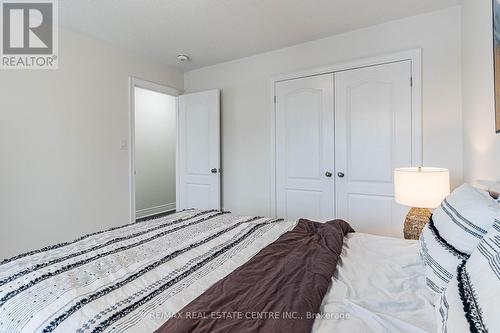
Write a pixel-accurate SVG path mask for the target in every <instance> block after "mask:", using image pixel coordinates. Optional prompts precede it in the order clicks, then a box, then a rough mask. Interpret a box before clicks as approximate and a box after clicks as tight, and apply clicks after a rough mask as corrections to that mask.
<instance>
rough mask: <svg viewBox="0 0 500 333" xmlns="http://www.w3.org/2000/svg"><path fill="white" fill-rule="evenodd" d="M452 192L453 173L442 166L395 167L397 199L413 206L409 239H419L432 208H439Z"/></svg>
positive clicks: (406, 226)
mask: <svg viewBox="0 0 500 333" xmlns="http://www.w3.org/2000/svg"><path fill="white" fill-rule="evenodd" d="M448 194H450V173H449V171H448V169H442V168H424V167H416V168H397V169H395V170H394V198H395V200H396V202H397V203H399V204H401V205H404V206H409V207H412V208H411V209H410V211H409V212H408V215H406V219H405V223H404V227H403V234H404V237H405V239H418V238H419V237H420V233H421V232H422V229H423V227H424V226H425V224H426V223H427V222H429V219H430V217H431V211H430V209H434V208H436V207H439V205H440V204H441V202H442V201H443V200H444V198H445V197H446V196H447V195H448Z"/></svg>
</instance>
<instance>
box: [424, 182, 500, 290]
mask: <svg viewBox="0 0 500 333" xmlns="http://www.w3.org/2000/svg"><path fill="white" fill-rule="evenodd" d="M499 214H500V206H499V205H498V204H497V203H496V202H495V201H494V200H493V199H491V198H488V197H486V196H485V195H483V194H482V193H481V192H480V191H479V190H477V189H475V188H473V187H472V186H470V185H468V184H464V185H462V186H460V187H459V188H457V189H456V190H455V191H453V193H451V194H450V195H449V196H448V197H447V198H446V199H445V200H443V202H442V203H441V206H440V207H438V208H436V210H434V213H433V215H432V217H431V221H430V222H429V223H428V224H427V225H426V226H425V228H424V230H423V232H422V235H421V236H420V254H421V256H422V259H423V262H424V265H425V272H426V281H427V286H428V287H429V288H430V289H431V290H432V291H433V292H434V293H435V295H436V296H439V294H441V293H442V292H443V290H444V289H445V288H446V285H447V284H448V282H449V281H450V280H451V279H452V278H453V276H454V275H455V273H456V270H457V267H458V266H459V265H460V264H461V263H462V262H463V261H466V260H467V259H468V258H469V255H470V254H471V253H472V251H474V249H475V248H476V247H477V245H478V244H479V242H480V241H481V240H482V238H483V236H484V235H485V234H486V231H487V230H488V229H489V228H490V227H491V226H492V225H493V221H494V220H495V218H496V217H498V216H499Z"/></svg>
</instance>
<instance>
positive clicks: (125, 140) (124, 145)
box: [120, 139, 128, 150]
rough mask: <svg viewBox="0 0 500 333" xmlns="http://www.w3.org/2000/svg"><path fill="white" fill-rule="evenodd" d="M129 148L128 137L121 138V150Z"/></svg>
mask: <svg viewBox="0 0 500 333" xmlns="http://www.w3.org/2000/svg"><path fill="white" fill-rule="evenodd" d="M127 149H128V142H127V139H121V140H120V150H127Z"/></svg>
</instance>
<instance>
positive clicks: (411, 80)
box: [410, 77, 413, 87]
mask: <svg viewBox="0 0 500 333" xmlns="http://www.w3.org/2000/svg"><path fill="white" fill-rule="evenodd" d="M410 87H413V77H410Z"/></svg>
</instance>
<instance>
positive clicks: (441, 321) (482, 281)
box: [436, 221, 500, 333]
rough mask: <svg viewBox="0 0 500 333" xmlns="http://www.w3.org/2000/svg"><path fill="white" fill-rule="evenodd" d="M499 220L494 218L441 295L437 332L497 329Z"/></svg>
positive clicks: (499, 259) (458, 332)
mask: <svg viewBox="0 0 500 333" xmlns="http://www.w3.org/2000/svg"><path fill="white" fill-rule="evenodd" d="M498 309H500V221H496V222H495V223H494V225H493V226H492V227H491V229H490V230H489V232H488V234H487V235H486V236H485V237H484V239H483V240H482V241H481V243H479V245H478V247H477V248H476V250H474V252H473V253H472V255H471V256H470V258H469V260H468V261H467V262H465V261H464V262H463V263H462V264H460V266H459V267H458V269H457V274H456V275H455V277H454V278H453V279H452V280H451V282H450V284H449V285H448V286H447V287H446V290H445V292H444V293H443V294H442V295H441V298H440V302H439V306H438V307H436V311H437V318H438V332H453V333H455V332H457V333H460V332H469V331H470V332H500V320H499V319H498V315H499V312H498Z"/></svg>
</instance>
